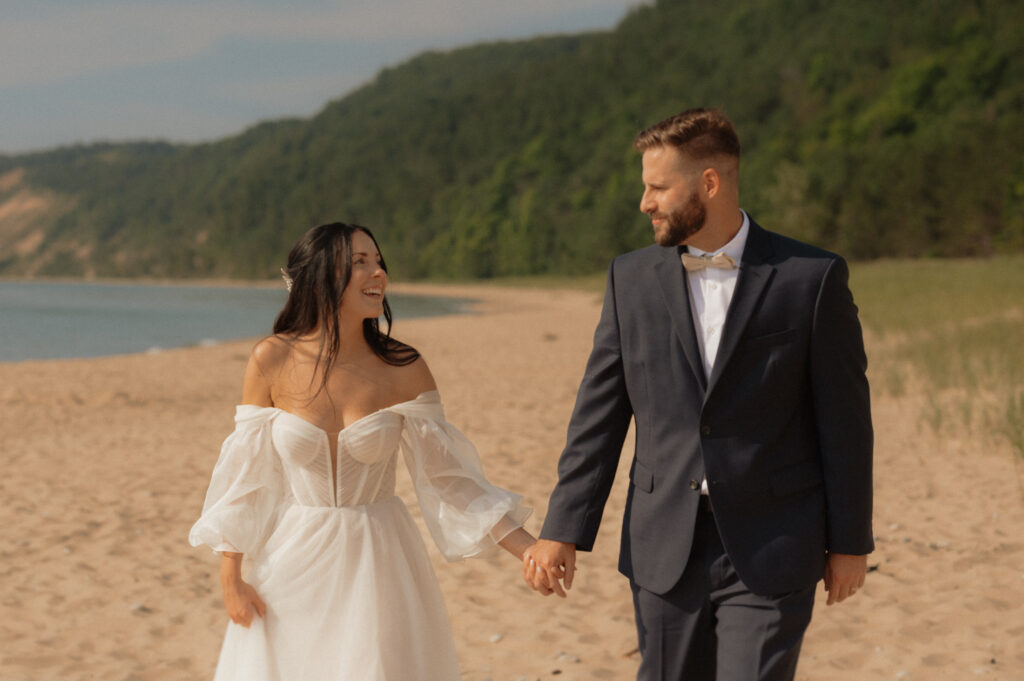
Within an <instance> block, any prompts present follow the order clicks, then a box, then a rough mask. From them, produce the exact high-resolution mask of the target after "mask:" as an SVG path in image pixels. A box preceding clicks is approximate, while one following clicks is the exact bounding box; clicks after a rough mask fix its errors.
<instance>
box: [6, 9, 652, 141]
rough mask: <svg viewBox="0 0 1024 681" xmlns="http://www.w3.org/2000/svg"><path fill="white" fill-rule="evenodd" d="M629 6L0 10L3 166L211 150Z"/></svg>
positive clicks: (590, 26)
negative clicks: (426, 69)
mask: <svg viewBox="0 0 1024 681" xmlns="http://www.w3.org/2000/svg"><path fill="white" fill-rule="evenodd" d="M633 4H636V2H635V0H518V1H517V2H509V0H429V1H424V0H301V1H300V2H294V3H287V4H286V3H281V2H279V0H205V1H204V0H133V1H132V2H127V1H126V0H119V1H116V2H115V1H108V0H91V1H90V2H88V3H82V2H81V0H4V19H3V21H2V22H0V153H2V152H5V151H6V152H11V151H25V150H28V149H38V148H42V147H48V146H53V145H55V144H64V143H69V142H75V141H89V140H95V139H112V140H116V139H125V138H142V137H144V138H161V139H174V140H179V141H197V140H202V139H212V138H215V137H219V136H223V135H226V134H230V133H233V132H238V131H240V130H241V129H243V128H244V127H247V126H248V125H251V124H253V123H255V122H257V121H258V120H261V119H264V118H277V117H281V116H295V115H299V116H305V115H310V114H312V113H313V112H315V111H316V110H318V109H319V108H320V107H322V106H323V104H325V103H326V102H327V101H329V100H332V99H336V98H337V97H339V96H342V95H343V94H345V93H346V92H347V91H349V90H351V89H352V88H354V87H356V86H358V85H359V84H362V83H364V82H367V81H368V80H370V79H371V78H372V77H373V75H374V74H375V73H376V72H377V71H379V70H380V69H381V68H382V67H384V66H388V65H393V64H395V63H398V62H400V61H403V60H405V59H407V58H409V57H411V56H412V55H414V54H416V53H418V52H422V51H423V50H426V49H448V48H452V47H456V46H460V45H466V44H470V43H474V42H480V41H485V40H496V39H516V38H523V37H528V36H533V35H537V34H550V33H577V32H581V31H586V30H595V29H602V28H610V27H611V26H612V25H613V24H614V23H615V22H616V20H618V19H619V18H620V17H621V16H622V15H623V14H624V13H625V11H626V9H627V8H628V7H629V6H631V5H633Z"/></svg>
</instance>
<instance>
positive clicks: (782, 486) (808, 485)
mask: <svg viewBox="0 0 1024 681" xmlns="http://www.w3.org/2000/svg"><path fill="white" fill-rule="evenodd" d="M823 482H824V480H823V479H822V476H821V468H820V467H819V466H818V464H817V462H813V461H808V462H805V463H801V464H797V465H795V466H790V467H789V468H786V469H785V470H782V471H779V472H778V473H776V474H775V475H773V476H772V493H773V494H775V496H777V497H785V496H789V495H790V494H796V493H797V492H803V491H805V490H809V489H813V488H815V487H819V486H821V484H822V483H823Z"/></svg>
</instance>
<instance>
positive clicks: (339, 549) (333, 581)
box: [215, 497, 460, 681]
mask: <svg viewBox="0 0 1024 681" xmlns="http://www.w3.org/2000/svg"><path fill="white" fill-rule="evenodd" d="M248 581H249V582H250V583H251V584H252V585H253V587H254V588H255V589H256V592H257V593H258V594H259V595H260V597H261V598H262V599H263V601H264V602H265V603H266V605H267V613H266V617H262V618H261V617H254V618H253V622H252V625H251V626H250V627H249V628H245V627H242V626H240V625H237V624H234V623H229V624H228V629H227V634H226V635H225V637H224V645H223V648H222V649H221V654H220V661H219V662H218V665H217V674H216V677H215V681H449V680H450V681H458V679H459V678H460V674H459V668H458V662H457V660H456V657H455V648H454V644H453V641H452V634H451V628H450V625H449V622H448V613H447V611H446V609H445V606H444V601H443V599H442V596H441V591H440V588H439V587H438V584H437V578H436V577H435V576H434V572H433V569H432V568H431V565H430V560H429V559H428V557H427V553H426V549H425V548H424V545H423V539H422V538H421V537H420V534H419V531H418V530H417V528H416V525H415V523H414V522H413V520H412V517H411V516H410V515H409V512H408V510H407V509H406V507H405V504H404V503H403V502H402V501H401V499H399V498H398V497H392V498H391V499H388V500H386V501H381V502H378V503H374V504H369V505H365V506H349V507H342V508H331V507H320V506H292V507H290V508H289V509H288V510H287V511H285V513H284V514H283V516H282V517H281V519H280V521H279V522H278V524H277V526H276V528H275V529H274V531H273V534H272V535H271V537H270V538H269V540H268V541H267V544H266V546H265V548H264V550H263V552H262V553H261V554H260V556H258V557H257V559H256V561H255V563H254V565H253V567H252V570H251V575H250V576H249V578H248Z"/></svg>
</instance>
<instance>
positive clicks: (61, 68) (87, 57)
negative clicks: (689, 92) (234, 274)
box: [0, 0, 628, 87]
mask: <svg viewBox="0 0 1024 681" xmlns="http://www.w3.org/2000/svg"><path fill="white" fill-rule="evenodd" d="M626 4H628V3H624V2H623V0H550V1H544V0H520V1H519V2H508V0H472V1H470V0H432V1H431V2H422V0H345V2H343V3H342V2H332V3H326V2H309V1H308V0H307V2H306V3H304V4H300V5H297V6H296V5H289V6H286V5H284V4H283V3H280V4H278V3H271V2H266V1H264V2H259V1H254V0H249V1H246V2H242V1H236V2H209V3H193V2H170V1H166V2H131V3H115V2H96V3H90V4H89V5H86V6H82V5H71V4H70V3H59V2H58V3H54V2H49V3H47V2H43V3H38V4H35V5H34V6H33V8H32V11H30V10H28V9H25V8H22V11H20V12H19V11H14V12H11V13H10V14H9V15H8V16H7V17H5V19H4V21H3V22H0V46H2V47H0V55H2V59H0V87H11V86H15V85H26V84H29V83H43V82H52V81H57V80H62V79H67V78H74V77H77V76H81V75H87V74H90V73H96V72H99V71H104V70H108V69H116V68H122V67H127V66H140V65H145V64H155V63H162V62H168V61H175V60H183V59H190V58H195V57H197V56H199V55H202V54H204V53H209V52H211V51H213V50H214V49H215V48H216V46H217V45H218V44H220V43H222V42H225V41H229V40H232V39H237V38H249V39H266V40H284V41H289V40H309V41H323V40H335V41H359V42H369V41H387V42H389V43H397V42H404V41H409V42H412V43H416V44H421V45H436V46H438V47H450V46H452V45H455V44H459V43H460V42H466V41H467V40H468V41H473V40H481V39H489V38H498V37H503V36H506V37H511V36H512V35H517V36H521V35H523V31H529V30H530V29H531V28H532V29H533V30H534V31H541V32H552V31H559V30H565V31H579V30H584V29H586V28H593V27H595V26H582V27H581V26H580V23H581V20H585V18H586V15H587V14H591V15H592V16H594V17H595V18H598V19H600V22H599V23H600V25H602V26H607V25H608V24H609V23H610V21H609V17H610V16H618V15H621V13H622V11H623V9H624V7H625V6H626ZM567 19H573V21H572V25H564V27H563V26H561V24H564V23H565V22H566V20H567ZM583 23H585V21H584V22H583ZM545 28H546V30H545Z"/></svg>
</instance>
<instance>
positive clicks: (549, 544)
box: [523, 539, 576, 598]
mask: <svg viewBox="0 0 1024 681" xmlns="http://www.w3.org/2000/svg"><path fill="white" fill-rule="evenodd" d="M575 573H576V545H575V544H568V543H566V542H560V541H552V540H550V539H539V540H537V543H536V544H534V545H533V546H531V547H530V548H528V549H526V551H525V552H524V553H523V579H524V580H525V581H526V583H527V584H529V585H530V588H531V589H533V590H534V591H538V592H540V593H542V594H544V595H545V596H550V595H551V594H552V593H556V594H558V595H559V596H561V597H562V598H565V590H563V589H562V583H564V584H565V589H571V588H572V578H573V576H574V574H575Z"/></svg>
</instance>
